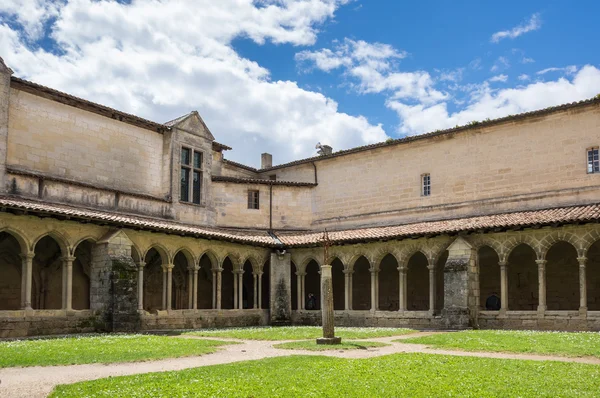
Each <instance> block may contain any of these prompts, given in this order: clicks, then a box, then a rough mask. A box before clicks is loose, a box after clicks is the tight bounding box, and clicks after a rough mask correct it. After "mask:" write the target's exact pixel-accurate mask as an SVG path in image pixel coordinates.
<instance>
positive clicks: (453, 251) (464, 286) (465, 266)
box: [434, 237, 477, 329]
mask: <svg viewBox="0 0 600 398" xmlns="http://www.w3.org/2000/svg"><path fill="white" fill-rule="evenodd" d="M475 258H476V256H475V255H474V250H473V248H472V247H471V245H470V244H469V243H468V242H466V241H465V240H464V239H463V238H460V237H459V238H457V239H456V240H455V241H454V242H452V244H451V245H450V246H449V247H448V260H446V264H445V265H444V309H443V310H442V320H443V322H444V326H445V327H446V328H447V329H464V328H467V327H469V326H473V322H472V321H471V319H472V317H473V315H472V314H473V313H477V309H476V308H469V296H470V295H472V292H471V291H469V268H473V267H474V264H475ZM434 287H435V285H434Z"/></svg>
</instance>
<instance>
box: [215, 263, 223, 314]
mask: <svg viewBox="0 0 600 398" xmlns="http://www.w3.org/2000/svg"><path fill="white" fill-rule="evenodd" d="M222 272H223V268H218V269H217V271H216V273H217V289H216V292H217V293H216V294H217V299H216V300H217V309H218V310H220V309H221V293H222V292H221V285H222V281H221V276H222V275H221V273H222Z"/></svg>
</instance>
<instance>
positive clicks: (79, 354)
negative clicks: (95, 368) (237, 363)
mask: <svg viewBox="0 0 600 398" xmlns="http://www.w3.org/2000/svg"><path fill="white" fill-rule="evenodd" d="M224 344H230V343H227V342H220V341H206V340H199V339H182V338H173V337H164V336H147V335H101V336H88V337H65V338H53V339H42V340H16V341H6V342H0V368H6V367H10V366H50V365H71V364H82V363H113V362H132V361H143V360H150V359H163V358H176V357H185V356H193V355H203V354H209V353H211V352H215V351H216V350H217V348H218V347H219V346H222V345H224Z"/></svg>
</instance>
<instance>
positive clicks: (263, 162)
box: [260, 153, 273, 169]
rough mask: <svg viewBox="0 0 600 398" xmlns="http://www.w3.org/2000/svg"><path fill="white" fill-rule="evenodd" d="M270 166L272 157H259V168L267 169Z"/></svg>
mask: <svg viewBox="0 0 600 398" xmlns="http://www.w3.org/2000/svg"><path fill="white" fill-rule="evenodd" d="M271 166H273V155H271V154H270V153H263V154H262V155H260V168H261V169H268V168H269V167H271Z"/></svg>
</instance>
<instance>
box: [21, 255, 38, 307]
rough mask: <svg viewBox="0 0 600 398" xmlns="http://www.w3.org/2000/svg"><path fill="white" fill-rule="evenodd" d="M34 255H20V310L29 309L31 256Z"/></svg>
mask: <svg viewBox="0 0 600 398" xmlns="http://www.w3.org/2000/svg"><path fill="white" fill-rule="evenodd" d="M34 255H35V253H25V254H21V309H23V310H30V309H31V280H32V269H33V256H34Z"/></svg>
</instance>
